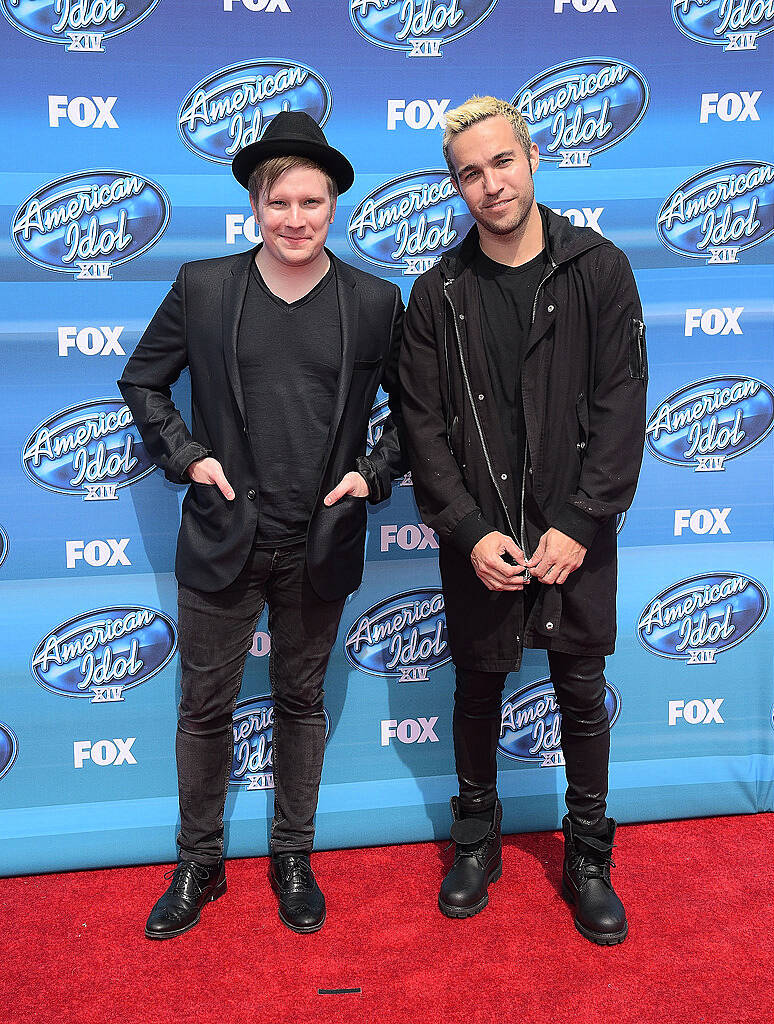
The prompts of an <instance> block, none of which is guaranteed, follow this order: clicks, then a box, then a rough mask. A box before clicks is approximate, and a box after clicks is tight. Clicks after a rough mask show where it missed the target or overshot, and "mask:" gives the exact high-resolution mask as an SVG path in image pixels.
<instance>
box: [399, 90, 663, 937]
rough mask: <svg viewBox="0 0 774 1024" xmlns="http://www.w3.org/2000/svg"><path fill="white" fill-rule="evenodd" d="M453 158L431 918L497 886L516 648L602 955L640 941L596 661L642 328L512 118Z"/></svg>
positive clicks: (436, 507) (435, 356) (441, 445)
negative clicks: (621, 863)
mask: <svg viewBox="0 0 774 1024" xmlns="http://www.w3.org/2000/svg"><path fill="white" fill-rule="evenodd" d="M443 148H444V155H445V157H446V160H447V163H448V165H449V170H450V172H451V175H452V180H453V182H454V184H455V187H456V189H457V191H458V192H459V194H460V195H461V196H462V198H463V199H464V200H465V203H466V204H467V206H468V209H469V210H470V212H471V214H472V215H473V217H474V218H475V221H476V224H475V226H474V227H473V229H472V230H471V231H470V233H469V234H468V236H467V237H466V238H465V239H464V241H463V242H462V243H461V244H460V245H459V246H457V248H455V249H453V250H451V252H449V253H447V254H446V255H445V256H444V257H443V258H442V259H441V260H440V262H439V263H438V264H436V266H434V267H433V268H432V269H431V270H429V271H427V272H426V273H425V274H424V275H423V276H422V277H420V278H419V279H418V280H417V282H416V284H415V285H414V289H413V291H412V294H411V300H410V302H409V307H408V310H407V313H406V324H405V331H404V346H403V351H402V355H401V369H400V377H401V383H402V389H403V390H402V408H403V415H404V423H405V428H406V439H407V446H408V452H409V459H410V462H411V466H412V470H413V479H414V490H415V495H416V499H417V503H418V505H419V508H420V510H421V513H422V517H423V519H424V520H425V522H426V523H427V524H428V525H429V526H432V527H433V528H434V529H435V530H436V531H437V533H438V535H439V538H440V545H439V546H440V552H439V556H440V567H441V577H442V580H443V587H444V594H445V604H446V624H447V629H448V638H449V644H450V646H451V650H452V656H453V659H454V663H455V666H456V689H455V694H454V718H453V733H454V750H455V757H456V765H457V776H458V781H459V796H458V797H453V798H452V802H451V803H452V815H453V819H454V821H453V824H452V838H453V839H454V840H455V843H456V854H455V858H454V864H453V866H452V868H451V870H450V871H449V873H448V874H447V876H446V878H445V879H444V881H443V884H442V886H441V892H440V895H439V906H440V909H441V910H442V911H443V913H445V914H446V915H447V916H449V917H470V916H471V915H473V914H477V913H478V912H479V911H480V910H483V908H484V907H485V906H486V904H487V901H488V886H489V884H490V882H493V881H496V880H497V879H498V878H499V877H500V875H501V872H502V857H501V840H500V825H501V820H502V807H501V805H500V801H499V800H498V798H497V788H496V785H497V762H496V751H497V744H498V739H499V735H500V724H501V700H502V690H503V686H504V683H505V679H506V676H507V674H508V672H510V671H515V670H517V669H518V668H519V665H520V662H521V656H522V650H523V648H524V647H530V648H542V649H545V650H546V651H547V652H548V662H549V667H550V670H551V678H552V681H553V684H554V689H555V691H556V696H557V701H558V703H559V706H560V710H561V714H562V726H561V728H562V750H563V753H564V759H565V763H566V771H567V808H568V814H567V815H566V816H565V818H564V821H563V823H562V825H563V830H564V836H565V861H564V871H563V891H564V893H565V896H566V897H567V898H568V899H569V900H570V902H571V903H572V904H573V905H574V908H575V924H576V926H577V928H578V930H579V931H580V932H581V933H582V934H583V935H584V936H585V937H586V938H588V939H590V940H591V941H593V942H596V943H599V944H602V945H612V944H615V943H618V942H622V941H623V940H624V938H625V937H626V934H627V931H628V924H627V921H626V914H625V912H624V908H623V906H622V904H621V901H620V900H619V899H618V897H617V895H616V894H615V892H614V890H613V887H612V884H611V881H610V865H611V863H612V861H611V850H612V847H613V836H614V833H615V828H616V823H615V822H614V821H613V819H612V818H608V817H607V816H606V796H607V774H608V756H609V722H608V716H607V712H606V709H605V679H604V665H605V661H604V659H605V655H608V654H610V653H612V651H613V647H614V643H615V631H616V625H615V592H616V515H617V513H620V512H622V511H624V509H626V508H627V507H628V506H629V504H630V502H631V500H632V498H633V496H634V491H635V487H636V483H637V477H638V474H639V468H640V463H641V460H642V448H643V436H644V425H645V387H646V379H647V362H646V355H645V328H644V325H643V323H642V308H641V305H640V300H639V297H638V294H637V288H636V285H635V282H634V278H633V276H632V272H631V268H630V267H629V263H628V261H627V259H626V257H625V256H624V254H623V253H622V252H621V251H620V249H617V248H616V247H615V246H614V245H613V244H612V243H611V242H609V241H607V240H606V239H605V238H603V237H602V236H601V235H599V234H597V233H596V232H595V231H591V230H589V229H587V228H575V227H573V226H572V225H571V224H570V223H569V221H567V220H566V219H565V218H563V217H559V216H557V215H556V214H554V213H553V212H552V211H551V210H549V209H547V208H546V207H544V206H540V205H539V204H537V203H536V202H535V193H534V187H533V174H534V172H535V171H536V170H537V169H538V164H539V153H538V148H537V146H536V145H535V144H534V143H532V142H531V141H530V136H529V131H528V129H527V126H526V124H525V123H524V120H523V119H522V118H521V116H520V115H519V113H518V111H517V110H516V109H515V108H514V107H512V106H511V105H510V104H508V103H505V102H504V101H503V100H499V99H495V98H494V97H491V96H484V97H479V96H474V97H472V98H471V99H470V100H468V101H467V102H466V103H464V104H463V105H462V106H461V107H458V108H457V109H456V110H452V111H449V112H448V113H447V115H446V131H445V134H444V140H443Z"/></svg>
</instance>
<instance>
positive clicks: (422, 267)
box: [347, 170, 473, 274]
mask: <svg viewBox="0 0 774 1024" xmlns="http://www.w3.org/2000/svg"><path fill="white" fill-rule="evenodd" d="M472 225H473V218H472V217H471V215H470V211H469V210H468V208H467V206H466V205H465V203H464V201H463V199H462V198H461V197H460V196H459V195H458V194H457V193H456V192H455V190H454V186H453V184H452V180H451V178H450V176H449V172H448V171H441V170H430V171H412V172H411V173H410V174H403V175H401V176H400V177H399V178H392V179H391V180H390V181H388V182H385V184H383V185H380V186H379V187H378V188H376V189H374V191H373V192H370V193H369V194H368V195H367V196H366V197H365V199H364V200H363V201H362V202H361V203H360V205H359V206H358V207H357V208H356V209H355V210H354V211H353V213H352V216H351V217H350V218H349V224H348V225H347V238H348V240H349V244H350V247H351V248H352V249H353V250H354V252H356V253H357V254H358V256H360V258H361V259H364V260H365V261H366V262H367V263H370V264H372V265H373V266H375V267H380V268H381V269H383V270H392V271H393V272H394V271H395V270H402V271H403V273H404V274H422V273H424V272H425V271H426V270H428V269H429V268H430V267H432V266H433V264H434V263H436V262H437V261H438V259H439V258H440V257H441V256H442V255H443V253H445V252H446V250H447V249H450V248H451V247H452V246H454V245H457V243H458V242H460V241H461V240H462V238H463V237H464V236H465V234H466V233H467V231H468V230H469V229H470V228H471V227H472Z"/></svg>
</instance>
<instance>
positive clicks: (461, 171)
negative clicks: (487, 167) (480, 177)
mask: <svg viewBox="0 0 774 1024" xmlns="http://www.w3.org/2000/svg"><path fill="white" fill-rule="evenodd" d="M513 154H514V150H512V149H504V150H503V151H502V152H501V153H495V155H494V156H493V157H492V159H491V160H490V161H489V162H490V163H492V164H493V163H495V162H496V161H497V160H502V158H503V157H504V156H513ZM476 167H478V164H466V165H465V166H464V167H461V168H460V169H459V170H458V171H457V175H458V177H460V178H461V177H462V175H463V174H467V172H468V171H472V170H473V169H474V168H476Z"/></svg>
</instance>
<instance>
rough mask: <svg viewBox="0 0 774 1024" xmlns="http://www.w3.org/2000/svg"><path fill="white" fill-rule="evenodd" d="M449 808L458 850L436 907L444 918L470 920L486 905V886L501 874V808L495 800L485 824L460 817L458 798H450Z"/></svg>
mask: <svg viewBox="0 0 774 1024" xmlns="http://www.w3.org/2000/svg"><path fill="white" fill-rule="evenodd" d="M451 809H452V816H453V817H454V821H453V822H452V827H451V838H452V840H453V841H454V842H455V843H456V846H457V849H456V851H455V854H454V864H453V865H452V867H451V870H450V871H449V873H448V874H447V876H446V878H444V880H443V882H442V884H441V892H440V893H439V895H438V906H439V908H440V910H441V912H442V913H443V914H446V916H447V917H473V915H474V914H477V913H478V912H479V911H480V910H483V909H484V907H485V906H486V905H487V903H488V902H489V895H488V893H487V888H488V886H489V883H490V882H496V881H497V879H498V878H499V877H500V875H501V874H502V873H503V857H502V852H503V848H502V840H501V837H500V824H501V822H502V820H503V808H502V804H501V803H500V801H499V800H498V801H497V802H496V803H495V805H494V808H493V809H492V817H491V819H490V821H488V822H487V821H482V820H481V819H480V818H463V817H462V816H461V812H460V802H459V797H456V796H453V797H452V798H451Z"/></svg>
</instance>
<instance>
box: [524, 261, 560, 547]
mask: <svg viewBox="0 0 774 1024" xmlns="http://www.w3.org/2000/svg"><path fill="white" fill-rule="evenodd" d="M548 258H549V260H550V261H551V269H550V270H549V271H548V273H547V274H546V276H545V277H544V278H543V280H542V281H541V282H540V283H539V284H538V286H537V288H536V289H535V298H534V300H533V302H532V319H531V320H530V324H529V330H530V334H531V333H532V328H533V327H534V326H535V316H536V315H537V302H538V296H539V295H540V289H541V288H542V287H543V285H544V284H545V283H546V281H548V280H549V278H550V277H551V275H552V274H553V272H554V271H555V270H556V268H557V266H558V264H557V263H555V262H554V259H553V257H552V256H551V255H549V257H548ZM521 402H522V406H523V405H524V397H523V395H522V399H521ZM528 457H529V441H528V439H527V417H526V416H525V417H524V460H523V462H522V470H521V535H522V540H523V539H524V538H526V536H527V525H526V517H525V514H524V499H525V497H526V494H527V461H528ZM521 550H522V551H523V552H524V557H525V558H527V559H529V558H531V557H532V556H531V554H530V552H528V551H527V549H526V547H524V545H523V544H522V547H521Z"/></svg>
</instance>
